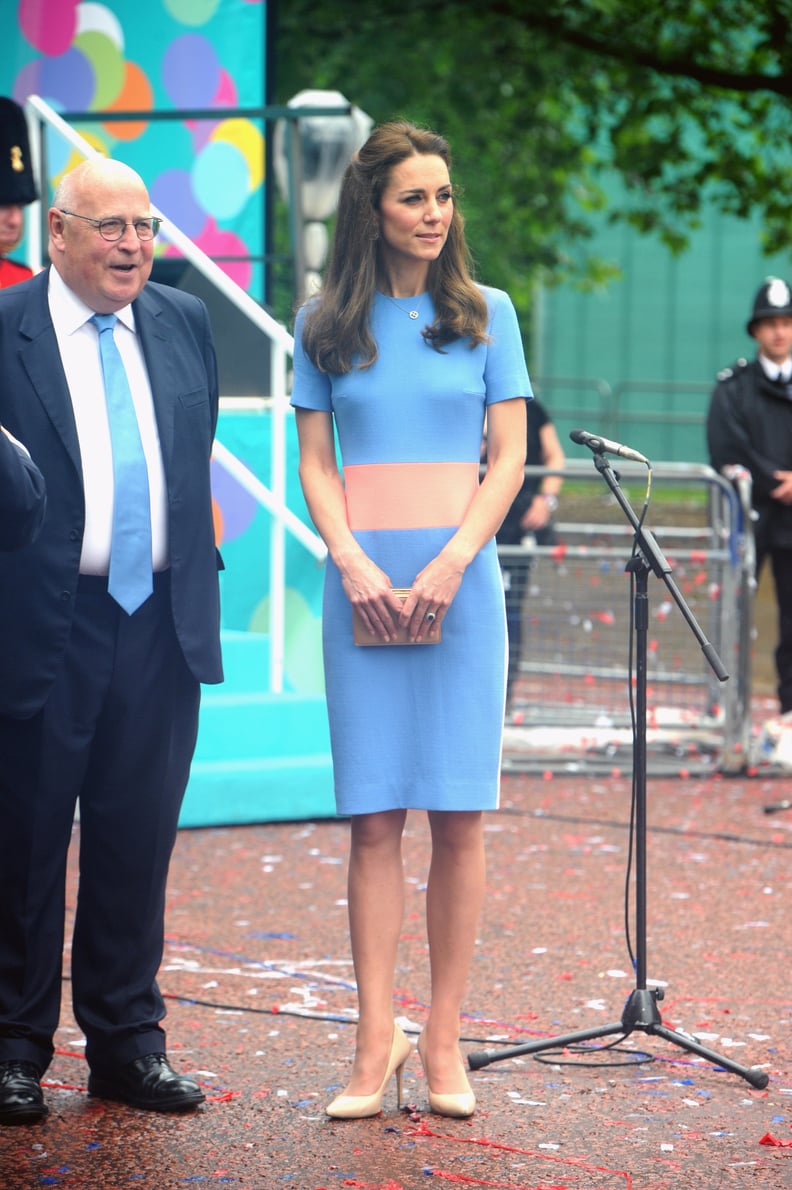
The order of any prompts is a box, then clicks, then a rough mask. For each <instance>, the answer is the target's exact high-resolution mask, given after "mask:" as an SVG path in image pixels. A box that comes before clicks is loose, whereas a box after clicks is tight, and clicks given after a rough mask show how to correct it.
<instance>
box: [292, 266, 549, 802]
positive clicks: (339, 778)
mask: <svg viewBox="0 0 792 1190" xmlns="http://www.w3.org/2000/svg"><path fill="white" fill-rule="evenodd" d="M482 293H483V294H484V296H485V298H486V301H487V305H488V308H489V315H490V320H489V337H490V341H489V342H488V343H486V344H482V345H480V346H478V347H474V348H471V347H470V345H469V342H468V341H467V340H465V341H457V342H454V343H451V344H449V345H448V346H447V347H446V348H445V349H444V352H443V353H442V354H441V353H439V352H437V351H435V350H434V349H433V348H431V347H429V346H428V345H427V344H426V342H425V341H424V339H423V338H422V337H421V333H420V332H421V329H422V328H423V327H424V326H425V325H426V324H427V323H431V322H432V320H433V313H432V306H431V301H430V299H429V297H428V295H427V294H424V295H422V297H421V298H420V299H419V298H416V299H414V300H411V304H412V305H413V306H414V307H416V308H418V309H419V311H420V318H419V319H416V320H412V319H410V317H409V315H408V312H407V309H405V304H404V301H403V300H402V303H401V305H399V304H398V303H397V302H395V301H394V300H393V299H389V298H386V297H384V296H383V295H381V294H378V295H377V296H376V298H375V302H374V307H373V311H372V331H373V335H374V338H375V341H376V342H377V345H378V349H379V355H378V358H377V360H376V362H375V363H374V364H373V365H372V366H371V367H368V368H364V369H359V368H358V369H354V370H353V371H352V372H350V373H348V374H346V375H337V376H336V375H332V376H329V375H327V374H326V373H322V372H320V371H319V370H318V369H317V368H315V367H314V366H313V364H311V363H310V362H309V361H308V360H307V359H306V357H305V355H304V353H303V351H302V348H301V344H300V330H301V326H302V317H303V315H302V313H301V314H300V315H299V316H298V320H297V328H296V343H295V357H294V385H293V392H292V397H291V402H292V405H294V406H296V407H299V408H305V409H318V410H324V411H328V412H332V414H333V415H334V419H335V426H336V432H337V435H338V443H339V448H340V453H341V461H342V465H343V469H344V477H345V486H346V493H347V508H348V516H349V523H350V525H351V526H352V530H353V533H354V535H355V537H356V539H357V540H358V541H359V542H360V544H361V546H362V548H363V549H364V550H365V551H366V553H367V554H368V555H369V557H371V558H372V559H373V560H374V561H375V562H376V563H377V565H378V566H380V567H381V568H382V570H384V571H385V573H386V574H387V575H388V576H389V578H390V581H391V584H392V586H394V587H405V588H406V587H410V586H411V584H412V582H413V579H414V578H415V576H416V575H417V574H418V573H419V572H420V571H421V570H422V569H423V567H424V566H426V565H427V563H428V562H430V561H431V559H432V558H433V557H434V556H435V555H436V554H438V553H439V551H440V550H441V549H442V548H443V546H444V545H445V544H446V542H447V541H448V540H449V539H450V538H451V537H452V536H453V534H454V532H455V529H456V528H457V526H458V525H459V523H460V521H461V519H462V516H463V515H464V510H465V508H466V507H467V504H468V503H469V501H470V499H471V498H472V494H473V492H474V491H475V486H476V484H477V483H478V464H479V456H480V449H481V439H482V432H483V425H484V416H485V412H486V407H487V405H490V404H494V403H495V402H498V401H505V400H509V399H512V398H514V397H526V398H529V397H531V395H532V393H531V387H530V381H529V379H528V373H527V370H526V365H525V358H524V353H523V347H522V341H521V337H520V332H519V327H518V323H517V317H516V314H515V311H514V307H513V306H512V303H511V300H510V299H509V297H508V295H507V294H505V293H503V292H501V291H500V290H496V289H490V288H484V287H482ZM416 492H418V493H419V494H420V496H419V498H418V499H415V498H412V497H415V494H416ZM432 492H434V494H435V495H434V498H433V496H432ZM372 493H374V494H375V497H376V498H375V499H374V500H373V501H372ZM380 497H382V498H381V499H380ZM399 510H403V512H402V516H403V518H404V520H403V522H402V521H400V519H399V517H400V512H399ZM322 639H323V650H324V666H325V680H326V689H327V705H328V714H329V719H330V737H331V746H332V753H333V767H334V774H335V792H336V804H337V808H338V812H339V814H342V815H351V814H361V813H371V812H375V811H380V810H389V809H395V808H414V809H424V810H487V809H493V808H495V807H496V806H497V804H498V795H499V788H500V762H501V745H502V735H503V718H504V700H505V676H506V649H507V644H506V621H505V612H504V599H503V584H502V580H501V572H500V567H499V565H498V558H497V553H496V547H495V541H494V539H493V540H491V541H489V542H488V543H487V544H486V545H485V547H484V548H483V549H482V550H481V551H480V553H479V554H478V555H477V557H476V558H474V560H473V561H472V563H471V564H470V565H469V566H468V568H467V570H466V571H465V575H464V577H463V579H462V583H461V585H460V587H459V590H458V592H457V595H456V597H455V598H454V601H453V603H452V604H451V606H450V608H449V609H448V611H447V613H446V616H445V618H444V620H443V624H442V640H441V642H440V643H439V644H437V645H401V646H396V645H389V646H380V647H376V646H375V647H361V646H358V645H355V644H354V643H353V639H352V609H351V605H350V603H349V600H348V599H347V597H346V595H345V594H344V590H343V587H342V585H341V579H340V575H339V573H338V570H337V568H336V567H335V565H334V564H333V562H332V560H328V564H327V573H326V578H325V590H324V604H323V630H322Z"/></svg>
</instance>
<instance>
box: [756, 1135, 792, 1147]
mask: <svg viewBox="0 0 792 1190" xmlns="http://www.w3.org/2000/svg"><path fill="white" fill-rule="evenodd" d="M759 1144H760V1145H771V1146H772V1148H774V1149H792V1140H779V1139H778V1137H777V1136H772V1135H771V1134H770V1133H769V1132H765V1134H764V1136H763V1137H762V1138H761V1140H760V1141H759Z"/></svg>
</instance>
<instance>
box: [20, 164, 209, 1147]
mask: <svg viewBox="0 0 792 1190" xmlns="http://www.w3.org/2000/svg"><path fill="white" fill-rule="evenodd" d="M48 219H49V253H50V259H51V262H52V267H50V268H49V269H48V270H46V271H45V272H42V273H40V274H38V275H37V276H36V277H34V278H33V279H32V280H30V281H26V282H23V283H22V284H21V285H17V286H14V287H12V288H9V289H6V290H3V291H2V292H0V422H2V423H3V424H4V425H6V426H7V427H8V429H9V430H10V431H11V433H12V434H14V435H15V436H16V437H17V438H18V439H19V440H20V441H22V442H24V443H25V445H26V446H27V447H28V449H29V450H30V453H31V456H32V457H33V458H34V459H35V460H36V462H37V464H38V466H39V467H40V469H41V471H42V473H43V475H44V479H45V481H46V485H47V498H48V506H47V513H46V516H45V518H44V522H43V525H42V527H41V530H40V532H39V535H38V537H37V539H36V541H35V542H34V543H33V544H32V545H31V546H29V547H27V548H26V549H23V550H20V551H18V552H16V553H13V554H9V555H8V557H7V559H6V560H5V562H4V565H3V567H2V569H0V656H2V657H3V665H2V668H0V757H2V764H1V765H0V822H2V830H0V1123H2V1124H16V1123H31V1122H35V1121H37V1120H40V1119H42V1118H43V1116H44V1115H45V1114H46V1111H47V1107H46V1104H45V1102H44V1099H43V1095H42V1091H41V1086H40V1080H41V1076H42V1074H43V1073H44V1071H45V1070H46V1068H47V1066H48V1064H49V1062H50V1060H51V1057H52V1053H53V1035H54V1032H55V1029H56V1027H57V1025H58V1020H59V1011H60V993H61V967H62V953H63V941H64V910H65V870H66V856H67V850H68V846H69V841H70V837H71V833H72V823H73V818H74V810H75V804H76V802H77V801H78V800H79V805H80V827H79V843H80V887H79V897H78V902H77V907H76V916H75V922H74V931H73V938H72V951H71V987H72V1001H73V1006H74V1012H75V1017H76V1019H77V1021H78V1023H79V1025H80V1027H81V1028H82V1030H83V1032H84V1033H85V1037H86V1057H87V1060H88V1064H89V1068H90V1076H89V1080H88V1091H89V1093H90V1094H93V1095H98V1096H101V1097H103V1098H108V1099H116V1100H120V1101H122V1102H125V1103H128V1104H131V1105H133V1106H135V1107H138V1108H144V1109H151V1110H155V1111H179V1110H186V1109H191V1108H193V1107H195V1106H196V1105H197V1104H199V1103H200V1102H202V1100H203V1098H204V1096H203V1094H202V1092H201V1090H200V1088H199V1087H198V1085H197V1083H196V1082H195V1081H193V1079H191V1078H188V1077H186V1076H184V1075H181V1074H177V1073H176V1072H175V1071H174V1070H173V1069H172V1067H171V1066H170V1064H169V1062H168V1059H167V1057H166V1044H165V1033H164V1030H163V1029H162V1026H161V1021H162V1018H163V1017H164V1015H165V1008H164V1004H163V1000H162V996H161V994H160V992H159V989H158V987H157V982H156V975H157V970H158V967H159V964H160V961H161V956H162V946H163V931H164V906H165V885H166V879H167V872H168V865H169V862H170V856H171V852H172V848H173V844H174V841H175V837H176V828H177V821H178V815H179V810H180V806H181V802H182V797H183V794H184V789H185V787H186V783H187V778H188V775H189V768H190V762H191V759H192V754H193V750H194V746H195V738H196V733H197V723H198V706H199V694H200V686H199V683H201V682H219V681H222V665H221V658H220V643H219V594H218V574H217V572H218V569H219V568H220V567H221V565H222V564H221V562H220V559H219V555H218V553H217V551H216V548H215V542H214V534H213V522H212V509H211V491H210V483H209V459H210V453H211V449H212V441H213V437H214V431H215V424H216V418H217V407H218V392H217V368H216V360H215V353H214V347H213V343H212V336H211V331H210V327H209V322H208V317H207V312H206V309H205V307H204V305H203V304H202V303H201V302H200V301H199V300H198V299H197V298H194V297H192V296H190V295H188V294H184V293H181V292H179V291H177V290H173V289H169V288H167V287H163V286H159V285H156V284H153V283H149V280H148V279H149V276H150V273H151V266H152V258H153V238H154V236H155V235H156V233H157V231H158V220H157V219H155V218H153V217H152V215H151V208H150V202H149V197H148V194H147V191H146V188H145V186H144V184H143V182H142V180H141V179H140V177H139V176H138V175H137V174H136V173H135V172H134V171H133V170H131V169H129V168H128V167H126V166H124V165H122V164H121V163H120V162H114V161H108V160H106V159H98V160H92V161H88V162H83V163H82V164H81V165H79V166H77V167H76V169H74V170H73V171H72V172H71V173H69V174H67V175H66V176H65V177H64V178H63V179H62V181H61V182H60V184H59V186H58V188H57V190H56V193H55V196H54V199H53V206H52V207H51V208H50V210H49V215H48ZM130 410H131V411H132V417H131V419H130V416H129V415H130ZM141 485H142V486H141Z"/></svg>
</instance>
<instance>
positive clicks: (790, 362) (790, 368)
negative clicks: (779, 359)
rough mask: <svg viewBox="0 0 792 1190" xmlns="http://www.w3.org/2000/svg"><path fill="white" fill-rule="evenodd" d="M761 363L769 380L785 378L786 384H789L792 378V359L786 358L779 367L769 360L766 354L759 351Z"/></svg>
mask: <svg viewBox="0 0 792 1190" xmlns="http://www.w3.org/2000/svg"><path fill="white" fill-rule="evenodd" d="M759 363H760V364H761V365H762V368H763V369H764V374H765V376H766V377H767V378H768V380H783V382H784V384H789V382H790V379H792V359H785V360H784V362H783V364H781V366H780V367H779V365H778V364H774V363H773V361H772V360H769V359H768V358H767V356H766V355H762V353H761V351H760V352H759Z"/></svg>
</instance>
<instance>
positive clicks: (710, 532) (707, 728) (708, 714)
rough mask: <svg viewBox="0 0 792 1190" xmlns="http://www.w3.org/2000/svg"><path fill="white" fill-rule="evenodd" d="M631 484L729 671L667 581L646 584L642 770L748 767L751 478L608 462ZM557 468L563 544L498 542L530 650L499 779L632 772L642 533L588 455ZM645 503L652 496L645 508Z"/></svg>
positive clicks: (521, 667) (633, 498)
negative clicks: (637, 547)
mask: <svg viewBox="0 0 792 1190" xmlns="http://www.w3.org/2000/svg"><path fill="white" fill-rule="evenodd" d="M612 466H613V469H614V471H616V473H617V476H618V478H619V482H620V486H621V488H622V491H623V492H624V494H625V495H626V496H627V498H628V499H629V501H630V503H631V505H632V507H633V508H634V510H635V512H636V514H637V515H638V516H639V517H640V516H641V514H642V511H643V510H644V506H645V505H646V515H645V520H644V522H643V527H644V528H646V529H648V530H650V531H651V532H652V534H653V535H654V537H655V538H656V540H657V543H658V545H659V547H660V549H661V550H662V552H663V554H664V556H665V558H666V559H667V561H668V562H669V564H670V566H671V578H672V579H673V581H674V583H675V584H676V587H677V589H678V591H679V593H680V594H681V596H682V598H683V599H684V602H685V603H686V604H687V607H688V608H689V610H690V612H691V613H692V615H693V616H694V617H695V619H696V621H697V622H698V624H699V626H700V628H701V630H702V632H703V633H704V636H705V638H706V641H707V642H708V643H709V644H711V645H712V646H713V647H714V649H715V651H716V652H717V654H718V656H719V657H720V659H721V661H722V662H723V664H724V666H725V668H726V671H727V672H728V674H729V677H728V680H727V681H725V682H721V681H720V680H719V679H718V678H717V677H716V676H715V674H714V673H713V671H712V668H711V666H710V665H709V663H708V661H707V659H706V657H705V656H704V653H703V652H702V647H701V646H700V644H699V641H698V640H697V638H696V637H695V636H694V634H693V632H692V630H691V628H690V625H689V624H688V623H687V621H686V619H685V617H684V615H683V614H682V612H681V611H680V609H679V608H678V606H677V604H676V601H675V600H674V599H673V597H672V594H671V592H669V590H668V588H667V587H666V585H665V583H664V582H663V581H662V580H661V579H659V578H657V577H656V576H655V575H653V574H652V573H650V574H649V580H648V587H649V589H648V605H649V632H648V650H647V652H648V656H647V770H648V772H649V773H662V774H665V775H670V774H680V775H685V774H687V773H690V774H693V773H698V774H701V773H709V772H713V771H723V772H731V773H735V772H740V771H742V770H744V769H745V768H746V767H747V766H748V764H749V755H750V743H751V723H750V694H751V689H750V687H751V674H750V657H751V632H752V624H753V600H754V593H755V586H756V583H755V577H754V549H753V521H752V517H751V491H750V477H749V476H748V475H747V473H746V472H743V471H739V470H734V471H733V472H731V473H729V474H728V475H726V474H725V475H723V476H721V475H719V474H717V473H716V472H715V471H713V470H712V469H711V468H709V467H704V466H696V465H688V464H674V463H659V464H656V465H654V466H653V467H652V469H651V491H650V493H649V494H647V476H648V473H647V469H646V468H645V467H644V466H643V465H642V464H635V463H629V462H622V461H621V460H620V459H614V460H613V462H612ZM526 474H527V475H537V476H544V475H547V474H561V475H563V477H564V483H563V488H562V491H561V494H560V497H559V506H558V510H557V513H556V517H555V532H556V541H555V544H552V545H544V546H539V545H536V544H535V543H533V542H531V541H529V540H526V541H524V543H523V544H522V545H520V546H499V549H498V553H499V556H500V560H501V565H502V568H503V570H504V577H505V578H508V579H509V580H510V581H512V582H514V581H517V582H520V581H521V579H523V580H524V590H523V592H522V597H521V598H522V602H521V605H520V606H521V614H522V649H521V656H520V658H519V662H518V672H517V676H516V679H515V683H514V688H513V692H512V699H511V701H510V707H509V709H508V712H507V723H506V729H505V739H504V757H503V769H504V772H509V771H511V772H520V771H524V772H528V771H532V772H533V771H545V770H547V771H550V772H563V771H565V772H570V773H572V772H576V773H587V772H591V773H608V772H613V773H619V774H626V773H628V772H629V771H630V768H631V765H632V751H633V730H632V717H633V703H634V700H633V694H634V682H635V677H634V651H635V640H634V639H632V638H634V623H633V614H632V613H633V610H634V609H633V586H632V580H631V577H630V575H629V574H628V573H627V572H626V571H625V566H626V564H627V562H628V560H629V558H630V556H631V553H632V551H633V547H634V537H635V534H634V531H633V528H632V526H631V525H630V524H629V523H628V522H627V519H626V517H625V515H624V512H623V510H622V509H621V508H620V507H619V506H618V503H617V502H616V500H615V499H614V497H613V495H612V493H611V492H610V490H609V488H608V487H607V485H606V484H605V483H604V481H603V479H602V478H601V476H600V475H599V474H598V473H597V472H596V470H595V469H594V466H593V463H589V462H588V461H581V462H578V461H573V460H569V461H568V462H567V465H566V466H565V468H564V470H563V471H562V472H549V471H548V470H547V469H546V468H543V467H526ZM647 498H648V505H647Z"/></svg>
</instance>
